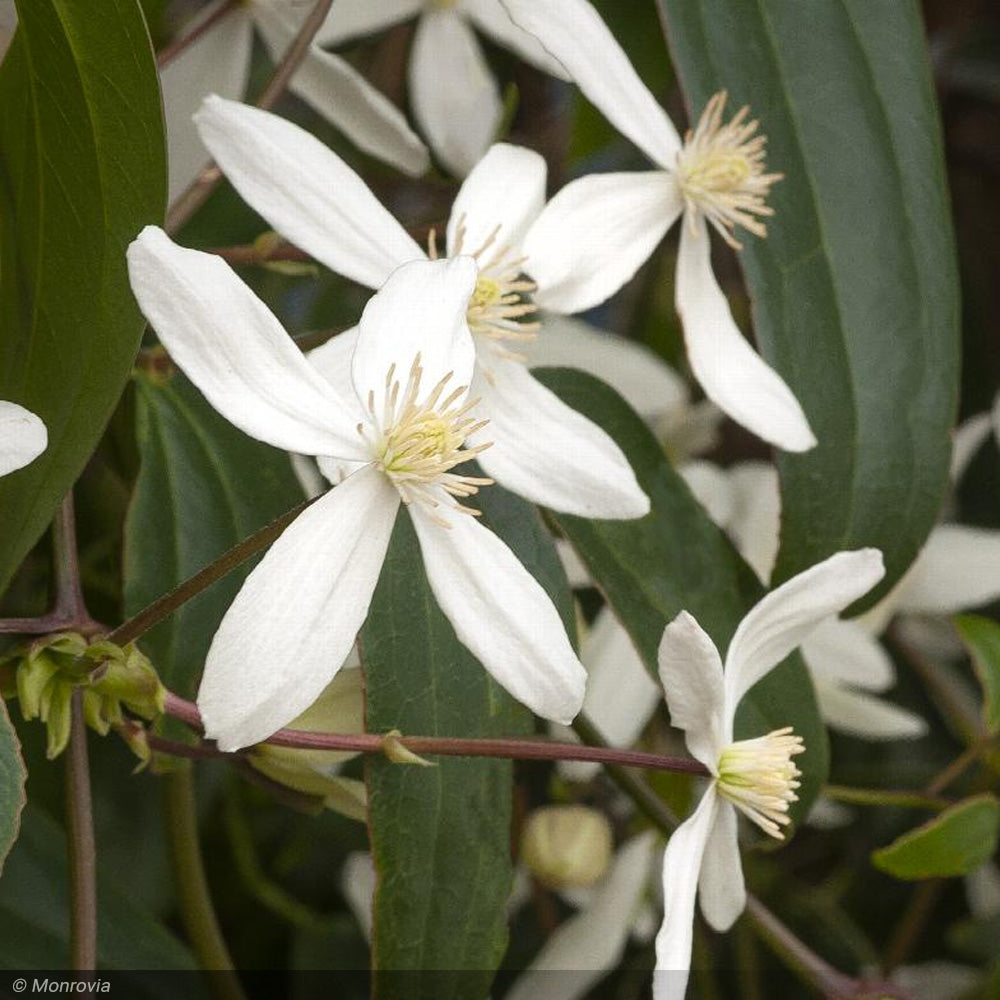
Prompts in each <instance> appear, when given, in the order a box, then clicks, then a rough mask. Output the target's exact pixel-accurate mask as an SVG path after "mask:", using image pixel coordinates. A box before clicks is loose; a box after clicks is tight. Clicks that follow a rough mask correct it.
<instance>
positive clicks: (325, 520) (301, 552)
mask: <svg viewBox="0 0 1000 1000" xmlns="http://www.w3.org/2000/svg"><path fill="white" fill-rule="evenodd" d="M398 506H399V494H397V493H396V491H395V490H394V489H393V487H392V486H391V484H390V483H389V481H388V480H387V479H386V478H385V476H383V475H382V473H381V472H379V471H378V470H377V469H376V468H375V467H374V466H368V467H367V468H365V469H362V470H361V471H360V472H358V473H357V474H356V475H354V476H352V477H351V478H350V479H348V480H347V481H346V482H344V483H343V485H341V486H338V487H337V488H336V489H334V490H331V491H330V492H329V493H328V494H327V495H326V496H325V497H322V498H321V499H319V500H317V501H316V503H315V504H313V506H312V507H310V508H309V509H308V510H306V511H305V512H304V513H302V514H300V515H299V517H298V518H296V520H295V521H294V522H293V523H292V525H291V526H290V527H289V528H288V529H286V531H285V532H284V534H283V535H282V536H281V537H280V538H279V539H278V541H277V542H275V543H274V545H273V546H272V547H271V549H270V551H269V552H268V553H267V555H266V556H264V558H263V560H261V562H260V564H259V565H258V566H257V568H256V569H254V571H253V572H252V573H251V574H250V576H248V577H247V580H246V583H244V584H243V587H242V589H241V590H240V592H239V594H237V595H236V600H235V601H233V603H232V605H231V606H230V608H229V610H228V611H227V612H226V616H225V617H224V618H223V619H222V624H221V625H220V626H219V630H218V632H216V633H215V638H214V639H213V640H212V646H211V649H209V652H208V658H207V659H206V661H205V674H204V676H203V677H202V681H201V688H200V689H199V691H198V707H199V708H200V709H201V714H202V719H203V720H204V723H205V733H206V735H207V736H208V737H210V738H211V739H215V740H217V741H218V743H219V747H220V748H221V749H223V750H238V749H239V748H240V747H245V746H249V745H250V744H252V743H257V742H259V741H260V740H262V739H265V738H266V737H268V736H270V735H271V734H272V733H273V732H275V730H277V729H280V728H281V727H282V726H284V725H286V724H287V723H289V722H291V720H292V719H294V718H295V717H296V716H297V715H298V714H299V713H300V712H302V711H304V710H305V709H306V708H308V707H309V705H311V704H312V703H313V702H314V701H315V700H316V698H317V697H318V696H319V693H320V692H321V691H322V690H323V688H325V687H326V685H327V684H329V683H330V681H331V680H332V679H333V677H334V675H335V674H336V673H337V671H338V670H339V669H340V666H341V664H343V662H344V660H345V659H346V657H347V655H348V653H349V652H350V650H351V647H352V646H353V645H354V640H355V638H356V637H357V634H358V629H359V628H360V627H361V624H362V622H364V620H365V617H366V616H367V614H368V605H369V604H370V603H371V597H372V593H373V592H374V590H375V584H376V582H377V581H378V575H379V571H380V570H381V568H382V562H383V560H384V559H385V553H386V549H387V548H388V545H389V536H390V535H391V533H392V526H393V524H394V523H395V520H396V510H397V508H398Z"/></svg>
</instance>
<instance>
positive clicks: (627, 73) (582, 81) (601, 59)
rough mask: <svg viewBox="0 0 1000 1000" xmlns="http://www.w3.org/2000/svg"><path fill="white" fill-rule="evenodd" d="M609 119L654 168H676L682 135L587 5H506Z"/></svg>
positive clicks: (516, 0) (580, 0) (533, 0)
mask: <svg viewBox="0 0 1000 1000" xmlns="http://www.w3.org/2000/svg"><path fill="white" fill-rule="evenodd" d="M502 2H503V5H504V7H506V8H507V12H508V13H509V14H510V16H511V19H512V20H513V21H514V23H515V24H519V25H520V26H521V27H522V28H524V30H525V31H527V32H529V33H530V34H532V35H534V36H535V37H536V38H537V39H538V40H539V41H540V42H541V43H542V45H543V46H544V47H545V49H546V50H548V51H549V52H550V53H551V54H552V55H553V57H554V58H555V59H557V60H558V61H559V62H560V63H561V64H562V65H563V66H564V67H565V68H566V70H567V72H568V73H569V75H570V77H571V78H572V79H573V80H575V81H576V83H577V86H578V87H579V88H580V90H582V91H583V93H584V94H586V96H587V98H588V100H590V101H591V102H592V103H593V104H594V105H596V107H597V108H598V110H599V111H600V112H601V113H602V114H603V115H604V117H605V118H607V119H608V121H609V122H611V124H612V125H614V126H615V128H617V129H618V131H619V132H621V133H622V135H624V136H627V137H628V138H629V139H631V140H632V142H634V143H635V144H636V145H637V146H638V147H639V148H640V149H641V150H642V151H643V152H644V153H645V154H646V155H647V156H648V157H649V158H650V159H651V160H652V161H653V162H654V163H655V164H657V165H658V166H661V167H668V168H670V167H673V165H674V159H675V158H676V156H677V153H678V152H679V150H680V148H681V140H680V136H678V134H677V130H676V129H675V128H674V126H673V123H672V122H671V121H670V119H669V118H668V117H667V113H666V112H665V111H664V110H663V108H661V107H660V106H659V104H657V103H656V100H655V99H654V97H653V95H652V94H651V93H650V92H649V90H648V88H647V87H646V85H645V84H644V83H643V82H642V81H641V80H640V79H639V76H638V74H637V73H636V71H635V70H634V69H633V68H632V64H631V63H630V62H629V59H628V56H627V55H625V53H624V52H623V51H622V48H621V46H620V45H619V44H618V42H617V41H616V40H615V37H614V35H612V34H611V32H610V31H609V30H608V27H607V25H606V24H605V23H604V22H603V21H602V20H601V18H600V15H599V14H598V13H597V11H596V10H594V8H593V6H592V5H591V4H589V3H588V2H587V0H546V2H545V3H539V2H538V0H502Z"/></svg>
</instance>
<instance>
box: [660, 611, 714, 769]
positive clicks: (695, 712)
mask: <svg viewBox="0 0 1000 1000" xmlns="http://www.w3.org/2000/svg"><path fill="white" fill-rule="evenodd" d="M657 661H658V663H659V668H660V683H661V684H662V685H663V690H664V692H665V694H666V696H667V709H668V710H669V712H670V723H671V725H672V726H674V727H675V728H677V729H683V730H684V737H685V742H686V743H687V747H688V750H690V751H691V755H692V756H693V757H696V758H697V759H698V760H700V761H701V762H702V763H703V764H704V765H705V766H706V767H707V768H709V770H712V771H714V769H715V767H716V765H717V763H718V760H719V754H720V753H721V751H722V748H723V743H724V741H727V740H728V737H727V734H726V733H725V732H724V720H723V715H722V713H723V708H724V687H723V676H722V660H721V659H720V658H719V651H718V650H717V649H716V648H715V643H714V642H712V640H711V638H710V637H709V636H708V634H707V633H706V632H705V630H704V629H703V628H702V627H701V626H700V625H699V624H698V623H697V622H696V621H695V620H694V618H693V617H692V616H691V615H689V614H688V613H687V612H686V611H682V612H681V613H680V614H679V615H678V616H677V617H676V618H675V619H674V620H673V621H672V622H671V623H670V624H669V625H668V626H667V627H666V628H665V629H664V630H663V638H662V639H661V640H660V649H659V653H658V655H657Z"/></svg>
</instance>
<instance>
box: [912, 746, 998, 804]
mask: <svg viewBox="0 0 1000 1000" xmlns="http://www.w3.org/2000/svg"><path fill="white" fill-rule="evenodd" d="M995 742H996V737H995V736H987V737H984V738H983V739H981V740H977V741H976V742H975V743H973V744H972V745H971V746H968V747H966V748H965V750H963V751H962V752H961V753H960V754H959V755H958V756H957V757H956V758H955V759H954V760H953V761H952V762H951V763H950V764H948V765H947V766H946V767H944V768H942V769H941V770H940V771H939V772H938V773H937V774H936V775H935V776H934V777H933V778H931V780H930V781H929V782H928V783H927V787H926V788H925V789H924V794H925V795H940V794H941V792H943V791H944V790H945V789H946V788H947V787H948V786H949V785H951V784H952V783H953V782H955V781H957V780H958V779H959V778H960V777H961V776H962V775H963V774H965V772H966V771H967V770H968V769H969V768H970V767H971V766H972V765H973V764H975V762H976V761H977V760H979V758H980V757H981V756H982V755H983V754H984V753H986V751H987V750H989V749H990V747H991V746H992V745H993V744H994V743H995Z"/></svg>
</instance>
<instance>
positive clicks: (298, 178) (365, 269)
mask: <svg viewBox="0 0 1000 1000" xmlns="http://www.w3.org/2000/svg"><path fill="white" fill-rule="evenodd" d="M195 124H196V125H197V126H198V133H199V135H200V136H201V138H202V141H203V142H204V143H205V145H206V146H207V147H208V148H209V150H210V151H211V153H212V156H214V157H215V161H216V163H218V164H219V166H220V167H221V168H222V170H223V172H224V173H225V175H226V177H227V178H229V180H230V181H231V182H232V185H233V187H235V188H236V190H237V191H239V193H240V195H241V196H242V197H243V199H244V200H245V201H246V202H247V204H248V205H250V207H251V208H253V209H254V211H256V212H259V213H260V214H261V215H262V216H263V217H264V218H265V219H267V221H268V222H269V223H270V224H271V225H272V226H273V227H274V228H275V229H276V230H277V231H278V232H279V233H281V235H282V236H284V237H285V238H286V239H288V240H291V241H292V243H294V244H295V245H296V246H298V247H301V249H303V250H305V251H306V253H308V254H311V255H312V256H313V257H315V258H316V259H317V260H318V261H320V262H321V263H323V264H325V265H326V266H327V267H328V268H330V270H332V271H335V272H336V273H337V274H342V275H344V276H345V277H347V278H350V279H351V280H353V281H357V282H359V283H360V284H362V285H367V286H368V287H369V288H379V287H380V286H381V285H382V283H383V282H384V281H385V279H386V278H387V277H388V276H389V275H390V274H391V273H392V271H393V270H394V269H395V268H397V267H399V265H400V264H405V263H406V262H407V261H409V260H420V259H421V258H423V257H424V256H425V254H424V251H423V250H421V248H420V247H419V246H418V245H417V244H416V243H415V242H414V241H413V239H412V238H411V237H410V236H409V235H408V234H407V233H406V230H404V229H403V227H402V226H401V225H400V224H399V223H398V222H397V221H396V220H395V219H394V218H393V217H392V216H391V215H390V214H389V212H388V211H387V210H386V209H385V208H384V207H383V206H382V204H381V203H380V202H379V200H378V199H377V198H376V197H375V195H373V194H372V193H371V191H370V190H369V189H368V187H367V186H366V185H365V183H364V181H363V180H361V178H360V177H359V176H358V175H357V174H356V173H355V172H354V171H353V170H351V168H350V167H349V166H347V164H346V163H344V161H343V160H341V159H340V157H339V156H337V155H336V153H334V152H333V151H332V150H330V149H328V148H327V147H326V146H324V145H323V143H321V142H320V141H319V139H317V138H316V137H315V136H312V135H310V134H309V133H308V132H307V131H306V130H305V129H303V128H299V126H298V125H295V124H293V123H292V122H289V121H285V119H284V118H279V117H278V116H277V115H273V114H271V113H270V112H269V111H261V110H260V109H259V108H251V107H249V106H248V105H246V104H240V103H239V102H237V101H226V100H223V99H222V98H221V97H215V96H210V97H207V98H206V99H205V101H204V103H203V104H202V106H201V110H200V111H199V112H198V113H197V114H196V115H195Z"/></svg>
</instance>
